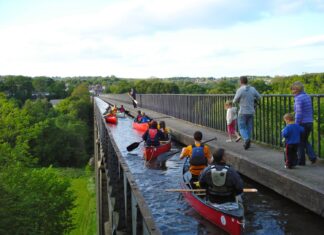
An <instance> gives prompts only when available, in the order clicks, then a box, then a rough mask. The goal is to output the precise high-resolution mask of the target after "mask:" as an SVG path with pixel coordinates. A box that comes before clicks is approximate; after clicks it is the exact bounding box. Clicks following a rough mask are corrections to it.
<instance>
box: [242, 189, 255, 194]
mask: <svg viewBox="0 0 324 235" xmlns="http://www.w3.org/2000/svg"><path fill="white" fill-rule="evenodd" d="M243 192H245V193H257V192H258V190H257V189H256V188H244V189H243Z"/></svg>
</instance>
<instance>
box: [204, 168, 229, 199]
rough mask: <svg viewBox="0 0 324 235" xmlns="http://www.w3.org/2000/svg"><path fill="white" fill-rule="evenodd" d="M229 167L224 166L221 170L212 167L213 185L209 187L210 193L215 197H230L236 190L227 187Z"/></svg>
mask: <svg viewBox="0 0 324 235" xmlns="http://www.w3.org/2000/svg"><path fill="white" fill-rule="evenodd" d="M228 170H229V166H226V165H225V166H223V167H222V168H221V169H220V168H218V169H217V168H216V166H211V167H210V177H211V184H209V185H208V193H209V194H210V195H215V196H230V195H232V194H233V190H234V188H233V187H232V186H228V185H226V184H225V183H226V178H227V176H228V174H227V173H228Z"/></svg>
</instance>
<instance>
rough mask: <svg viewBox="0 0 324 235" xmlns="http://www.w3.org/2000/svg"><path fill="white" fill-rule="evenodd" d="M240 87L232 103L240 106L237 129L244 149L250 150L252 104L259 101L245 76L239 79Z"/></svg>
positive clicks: (259, 97) (256, 93)
mask: <svg viewBox="0 0 324 235" xmlns="http://www.w3.org/2000/svg"><path fill="white" fill-rule="evenodd" d="M240 84H241V87H240V88H239V89H238V90H237V91H236V94H235V96H234V99H233V103H238V104H239V105H240V111H239V115H238V127H239V131H240V134H241V136H242V137H243V140H244V145H243V147H244V149H248V148H250V145H251V137H252V129H253V116H254V113H255V110H254V102H255V101H257V100H260V99H261V96H260V94H259V93H258V92H257V90H256V89H255V88H254V87H252V86H249V85H248V79H247V77H246V76H242V77H240Z"/></svg>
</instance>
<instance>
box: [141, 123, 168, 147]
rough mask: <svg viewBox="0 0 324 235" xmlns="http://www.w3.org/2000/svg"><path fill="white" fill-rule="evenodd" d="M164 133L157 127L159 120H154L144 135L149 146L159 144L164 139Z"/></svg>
mask: <svg viewBox="0 0 324 235" xmlns="http://www.w3.org/2000/svg"><path fill="white" fill-rule="evenodd" d="M163 137H164V136H163V133H162V132H161V131H160V130H158V129H157V122H156V121H153V122H152V123H151V126H150V128H149V129H148V130H147V131H146V132H145V133H144V135H143V136H142V138H143V140H145V144H146V145H147V146H159V145H160V140H162V139H163Z"/></svg>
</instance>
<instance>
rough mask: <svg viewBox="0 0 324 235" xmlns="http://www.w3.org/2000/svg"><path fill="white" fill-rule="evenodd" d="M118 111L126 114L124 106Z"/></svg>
mask: <svg viewBox="0 0 324 235" xmlns="http://www.w3.org/2000/svg"><path fill="white" fill-rule="evenodd" d="M118 111H119V112H121V113H125V108H124V105H120V108H119V110H118Z"/></svg>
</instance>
